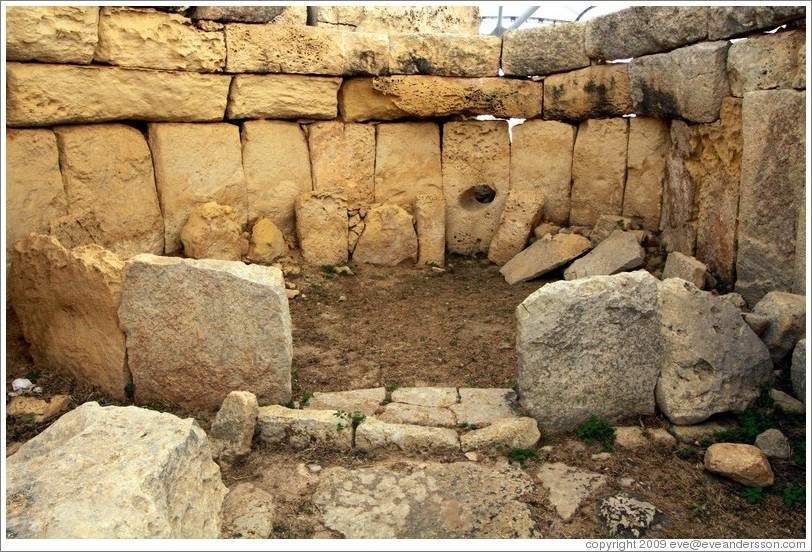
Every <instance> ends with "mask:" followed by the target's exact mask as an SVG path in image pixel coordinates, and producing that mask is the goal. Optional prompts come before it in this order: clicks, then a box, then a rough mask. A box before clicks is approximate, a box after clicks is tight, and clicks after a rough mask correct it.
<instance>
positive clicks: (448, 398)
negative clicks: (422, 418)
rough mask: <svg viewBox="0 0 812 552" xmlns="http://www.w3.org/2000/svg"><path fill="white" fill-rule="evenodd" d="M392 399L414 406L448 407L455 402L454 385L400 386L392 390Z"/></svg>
mask: <svg viewBox="0 0 812 552" xmlns="http://www.w3.org/2000/svg"><path fill="white" fill-rule="evenodd" d="M392 400H393V401H395V402H401V403H404V404H413V405H416V406H434V407H448V406H452V405H454V404H457V389H456V388H455V387H401V388H399V389H395V390H394V391H392Z"/></svg>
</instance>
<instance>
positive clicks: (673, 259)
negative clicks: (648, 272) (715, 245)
mask: <svg viewBox="0 0 812 552" xmlns="http://www.w3.org/2000/svg"><path fill="white" fill-rule="evenodd" d="M707 271H708V267H707V266H705V264H704V263H702V262H700V261H698V260H696V259H695V258H694V257H689V256H688V255H683V254H682V253H680V252H679V251H672V252H671V253H669V254H668V258H667V259H666V260H665V267H664V268H663V280H667V279H669V278H681V279H683V280H685V281H686V282H691V283H692V284H693V285H694V286H696V287H697V288H698V289H702V288H703V287H705V274H706V273H707Z"/></svg>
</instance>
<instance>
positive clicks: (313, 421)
mask: <svg viewBox="0 0 812 552" xmlns="http://www.w3.org/2000/svg"><path fill="white" fill-rule="evenodd" d="M335 414H336V412H333V411H332V410H296V409H293V408H285V407H284V406H278V405H272V406H261V407H260V408H259V417H258V418H257V427H258V430H259V438H260V439H261V440H262V441H264V442H266V443H272V444H273V443H283V444H286V445H289V446H291V447H293V448H294V449H303V448H309V447H311V446H313V445H317V446H321V447H329V448H331V449H335V450H349V449H350V448H352V428H351V427H349V425H348V424H347V423H345V421H344V420H342V419H341V418H339V417H338V416H336V415H335Z"/></svg>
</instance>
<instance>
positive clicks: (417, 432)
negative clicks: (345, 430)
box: [355, 418, 460, 454]
mask: <svg viewBox="0 0 812 552" xmlns="http://www.w3.org/2000/svg"><path fill="white" fill-rule="evenodd" d="M355 446H356V447H357V448H358V449H360V450H366V451H372V450H396V451H400V452H406V453H418V454H426V453H440V454H442V453H447V452H459V451H460V438H459V436H458V435H457V432H456V431H454V430H453V429H448V428H444V427H424V426H419V425H413V424H388V423H386V422H382V421H380V420H377V419H375V418H367V419H366V420H364V422H363V423H361V425H359V426H358V427H357V428H356V430H355Z"/></svg>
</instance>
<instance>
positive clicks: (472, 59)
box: [389, 33, 502, 77]
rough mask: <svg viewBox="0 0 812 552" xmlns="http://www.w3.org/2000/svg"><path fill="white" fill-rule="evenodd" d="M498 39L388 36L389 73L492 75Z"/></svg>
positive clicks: (496, 70) (495, 68)
mask: <svg viewBox="0 0 812 552" xmlns="http://www.w3.org/2000/svg"><path fill="white" fill-rule="evenodd" d="M501 49H502V41H501V40H500V39H499V37H496V36H479V35H450V34H438V33H415V34H394V35H389V73H390V74H392V75H441V76H446V77H495V76H497V75H498V73H499V55H500V52H501Z"/></svg>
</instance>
